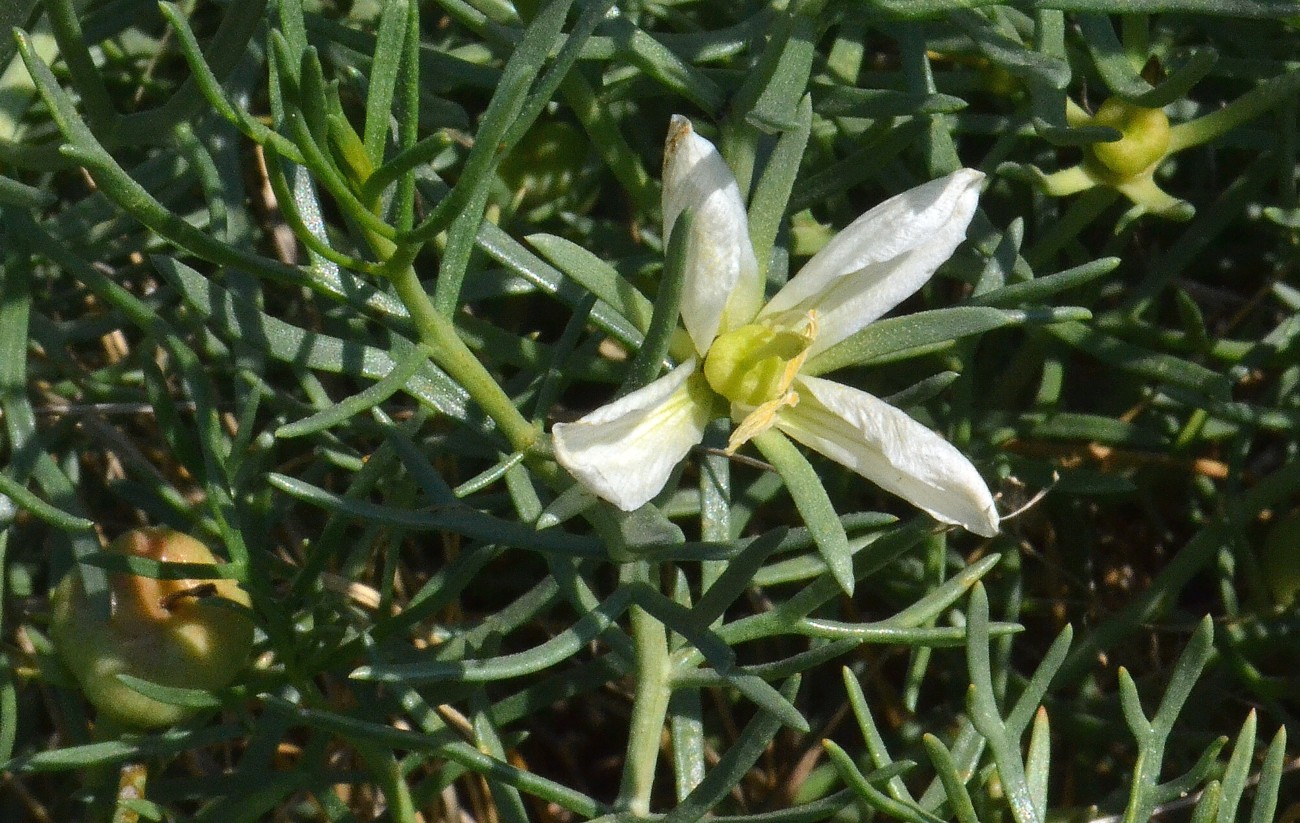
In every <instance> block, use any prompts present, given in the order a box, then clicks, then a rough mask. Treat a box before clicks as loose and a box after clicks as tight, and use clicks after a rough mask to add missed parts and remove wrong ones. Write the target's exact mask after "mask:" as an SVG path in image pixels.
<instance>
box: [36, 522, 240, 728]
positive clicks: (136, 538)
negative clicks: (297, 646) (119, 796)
mask: <svg viewBox="0 0 1300 823" xmlns="http://www.w3.org/2000/svg"><path fill="white" fill-rule="evenodd" d="M108 551H109V552H116V553H118V554H128V555H135V556H137V557H145V558H148V559H150V560H158V561H162V562H171V563H203V564H214V563H216V562H217V561H216V558H215V557H213V555H212V552H211V551H210V550H209V549H208V547H207V546H205V545H204V544H203V543H201V542H199V541H198V540H195V539H194V538H193V537H190V536H189V535H186V534H181V533H180V532H177V531H173V530H172V529H168V528H147V529H136V530H134V531H130V532H127V533H126V534H124V535H122V536H121V537H119V538H118V539H117V540H114V541H113V543H112V544H111V545H109V547H108ZM108 589H109V599H110V603H111V604H112V612H111V615H110V616H109V618H108V620H107V621H104V620H103V619H102V618H101V617H100V616H99V615H98V614H96V612H95V609H93V608H92V607H91V603H90V601H89V598H88V597H87V596H86V593H85V590H84V588H83V587H82V582H81V577H80V575H77V574H69V575H68V576H67V577H65V578H64V579H63V581H62V582H61V583H60V584H59V587H58V588H57V589H56V590H55V592H54V597H53V606H54V609H53V615H52V618H51V624H50V633H51V636H52V638H53V640H54V644H55V647H56V648H57V649H58V652H59V655H60V656H61V657H62V658H63V661H64V662H65V663H66V664H67V666H68V668H69V669H71V670H72V673H73V674H74V675H75V676H76V678H77V680H78V681H79V682H80V683H81V687H82V689H83V690H84V691H85V693H86V698H87V699H88V700H90V702H91V703H92V704H94V706H95V708H96V709H97V710H98V711H99V714H100V716H101V717H106V718H110V719H112V720H114V721H116V722H118V723H120V724H122V725H125V726H129V727H136V728H149V727H157V726H168V725H172V724H174V723H176V722H178V721H180V720H181V719H183V718H184V717H185V716H186V715H187V714H189V713H190V711H191V710H190V709H188V708H186V707H182V706H173V705H169V704H167V703H162V702H159V701H157V700H154V699H153V698H150V697H145V696H144V695H143V694H140V693H139V692H137V691H135V690H134V689H132V688H130V687H129V686H127V685H126V684H125V683H123V682H122V681H120V680H119V679H118V675H120V674H127V675H131V676H133V677H138V678H140V679H142V680H148V681H150V682H153V683H157V684H159V685H162V686H172V687H177V688H185V689H200V690H212V689H218V688H221V687H222V686H225V685H227V684H228V683H230V681H231V680H233V679H234V677H235V675H236V674H238V673H239V671H240V670H241V669H243V667H244V664H245V663H246V662H247V660H248V653H249V649H250V648H251V647H252V645H253V622H252V620H251V616H250V614H249V612H248V611H247V607H248V605H249V598H248V593H247V592H245V591H244V590H243V589H242V588H240V586H239V584H238V583H236V582H235V581H233V580H156V579H154V578H149V577H142V576H139V575H134V574H123V573H117V572H113V573H110V574H109V576H108ZM241 606H242V607H244V608H242V609H241V608H239V607H241Z"/></svg>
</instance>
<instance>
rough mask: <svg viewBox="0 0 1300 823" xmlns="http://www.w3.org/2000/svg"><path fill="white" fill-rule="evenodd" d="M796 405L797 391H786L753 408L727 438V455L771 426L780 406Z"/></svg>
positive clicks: (733, 452)
mask: <svg viewBox="0 0 1300 823" xmlns="http://www.w3.org/2000/svg"><path fill="white" fill-rule="evenodd" d="M797 405H799V393H798V392H794V391H786V392H785V393H784V394H782V395H781V396H780V397H778V398H776V399H775V400H769V401H767V402H766V403H764V404H762V405H761V406H759V407H758V408H756V409H754V410H753V411H752V412H750V413H749V414H748V415H746V416H745V419H744V420H742V421H740V425H739V426H737V427H736V430H735V431H733V432H732V433H731V437H729V438H727V448H726V453H727V455H728V456H730V455H733V454H735V453H736V450H737V449H739V448H740V447H741V446H743V445H745V444H746V443H748V442H749V441H750V440H753V439H754V438H755V437H758V436H759V435H760V434H762V433H763V432H765V431H767V430H768V429H770V428H772V426H773V425H774V424H775V423H776V414H777V412H779V411H780V410H781V409H782V408H784V407H786V406H789V407H791V408H794V407H795V406H797Z"/></svg>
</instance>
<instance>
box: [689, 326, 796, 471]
mask: <svg viewBox="0 0 1300 823" xmlns="http://www.w3.org/2000/svg"><path fill="white" fill-rule="evenodd" d="M816 337H817V315H816V314H815V313H814V312H808V322H807V323H806V324H805V325H804V327H803V328H802V329H799V330H798V331H792V330H789V329H774V328H772V327H770V326H766V325H763V324H762V323H750V324H749V325H747V326H741V327H740V328H738V329H732V330H731V331H729V332H724V333H723V334H721V335H719V336H718V338H717V339H716V340H714V341H713V345H712V346H710V347H709V353H708V355H707V356H706V357H705V360H704V378H705V380H707V381H708V383H709V386H710V388H712V389H713V390H714V391H715V392H717V393H718V394H720V395H722V396H723V397H725V398H726V399H727V400H729V401H731V403H732V405H733V411H732V414H733V415H734V414H736V409H735V408H734V407H736V406H739V407H741V408H742V409H744V408H748V409H750V411H748V413H746V414H745V416H744V418H743V419H741V420H740V425H739V426H738V427H737V428H736V430H735V431H734V432H733V433H732V436H731V439H730V441H729V442H728V443H727V451H728V452H734V451H735V450H736V449H738V448H740V447H741V446H742V445H744V444H745V443H746V442H747V441H749V440H750V439H752V438H753V437H755V436H757V435H759V434H762V433H763V432H765V431H767V430H768V429H769V428H771V427H772V424H773V423H775V422H776V413H777V412H778V411H780V409H781V408H782V407H784V406H794V405H795V404H797V403H798V402H799V395H798V394H797V393H795V392H794V391H793V390H792V389H791V388H790V385H791V384H792V383H794V378H795V376H796V375H797V374H798V373H799V369H800V367H802V366H803V363H804V360H806V359H807V358H808V349H809V347H810V346H811V345H812V342H813V340H815V339H816Z"/></svg>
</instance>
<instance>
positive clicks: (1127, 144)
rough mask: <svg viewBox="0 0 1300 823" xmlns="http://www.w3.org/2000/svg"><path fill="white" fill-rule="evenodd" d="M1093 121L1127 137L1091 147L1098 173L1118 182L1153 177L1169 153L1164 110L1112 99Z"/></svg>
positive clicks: (1094, 144) (1167, 121) (1167, 129)
mask: <svg viewBox="0 0 1300 823" xmlns="http://www.w3.org/2000/svg"><path fill="white" fill-rule="evenodd" d="M1093 121H1094V122H1096V123H1097V124H1098V125H1102V126H1110V127H1111V128H1113V129H1117V130H1118V131H1119V132H1120V133H1121V134H1122V135H1124V136H1123V137H1121V138H1120V139H1119V140H1116V141H1114V142H1111V143H1093V144H1092V145H1091V147H1090V149H1091V151H1092V156H1093V158H1094V159H1095V160H1096V161H1097V163H1098V164H1099V165H1100V169H1098V171H1101V172H1102V173H1103V174H1105V175H1106V176H1107V177H1110V178H1113V179H1114V182H1117V183H1119V182H1124V181H1127V180H1132V179H1133V178H1135V177H1137V176H1139V175H1141V174H1146V173H1149V172H1150V171H1151V170H1152V169H1153V168H1154V167H1155V165H1156V163H1158V162H1160V160H1162V159H1163V158H1164V156H1165V155H1166V154H1167V153H1168V151H1169V118H1168V117H1166V116H1165V113H1164V112H1163V111H1161V110H1160V109H1148V108H1143V107H1142V106H1135V105H1133V104H1132V103H1126V102H1124V101H1123V100H1120V99H1119V98H1116V97H1112V98H1111V99H1109V100H1107V101H1106V102H1105V103H1102V104H1101V108H1100V109H1098V110H1097V114H1096V116H1095V117H1093ZM1094 168H1096V167H1095V166H1094Z"/></svg>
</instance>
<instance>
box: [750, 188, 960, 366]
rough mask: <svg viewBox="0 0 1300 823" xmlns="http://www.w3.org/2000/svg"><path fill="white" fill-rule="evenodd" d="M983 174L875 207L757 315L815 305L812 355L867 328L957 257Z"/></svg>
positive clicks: (795, 312)
mask: <svg viewBox="0 0 1300 823" xmlns="http://www.w3.org/2000/svg"><path fill="white" fill-rule="evenodd" d="M983 179H984V175H983V174H982V173H980V172H978V171H975V170H973V169H961V170H959V171H955V172H953V173H952V174H950V175H948V176H947V177H944V178H941V179H939V180H933V181H931V182H929V183H926V184H925V185H922V186H917V187H916V188H914V189H912V190H910V191H906V192H903V193H902V194H900V195H898V196H896V197H892V198H890V199H889V200H886V201H885V202H883V203H881V204H880V205H879V206H876V207H875V208H874V209H872V210H871V211H869V212H867V213H866V214H864V215H862V216H861V217H859V218H858V219H857V220H854V221H853V222H852V223H851V224H850V225H849V226H848V228H846V229H844V231H842V232H840V233H839V234H838V235H836V236H835V237H834V238H833V239H832V240H831V241H830V242H829V243H827V244H826V246H825V247H824V248H823V249H822V250H821V251H819V252H817V254H815V255H813V258H812V259H811V260H809V261H808V263H807V265H805V266H804V267H803V268H802V269H801V270H800V271H799V273H798V274H797V275H795V276H794V277H793V278H791V279H790V282H789V283H787V284H786V285H785V287H784V288H783V289H781V291H779V292H778V293H777V294H776V296H775V297H773V298H772V300H771V302H769V303H768V304H767V306H765V307H764V308H763V311H762V312H761V314H760V316H761V317H770V318H773V319H775V320H776V322H777V323H778V324H783V325H793V324H796V323H798V322H801V318H802V317H803V316H804V315H806V314H807V313H808V311H809V310H815V311H816V312H817V323H818V334H817V339H816V340H815V341H814V342H813V345H812V348H811V349H810V356H811V355H815V354H817V353H818V352H821V351H824V350H826V349H828V348H830V347H831V346H833V345H835V344H836V343H838V342H840V341H841V340H843V339H844V338H846V337H848V336H849V335H851V334H853V333H854V332H856V331H858V330H859V329H861V328H863V327H864V326H866V325H867V324H868V323H870V322H872V321H873V320H875V319H876V318H878V317H880V316H881V315H883V314H884V313H885V312H887V311H889V310H890V309H892V308H893V307H894V306H897V305H898V304H899V303H901V302H902V301H903V300H905V299H906V298H907V297H909V296H911V295H912V294H913V293H914V292H915V291H916V290H917V289H919V288H921V286H923V285H925V281H927V280H929V279H930V277H931V275H933V274H934V270H935V269H937V268H938V267H939V265H940V264H942V263H943V261H945V260H947V259H948V258H949V257H950V256H952V253H953V251H954V250H955V249H956V248H957V246H958V244H960V243H961V241H962V240H963V239H964V238H965V237H966V227H967V226H968V225H969V224H970V220H971V217H972V216H973V215H974V214H975V205H976V203H977V201H978V200H979V184H980V181H981V180H983ZM781 314H787V317H785V318H780V317H778V316H779V315H781Z"/></svg>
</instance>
